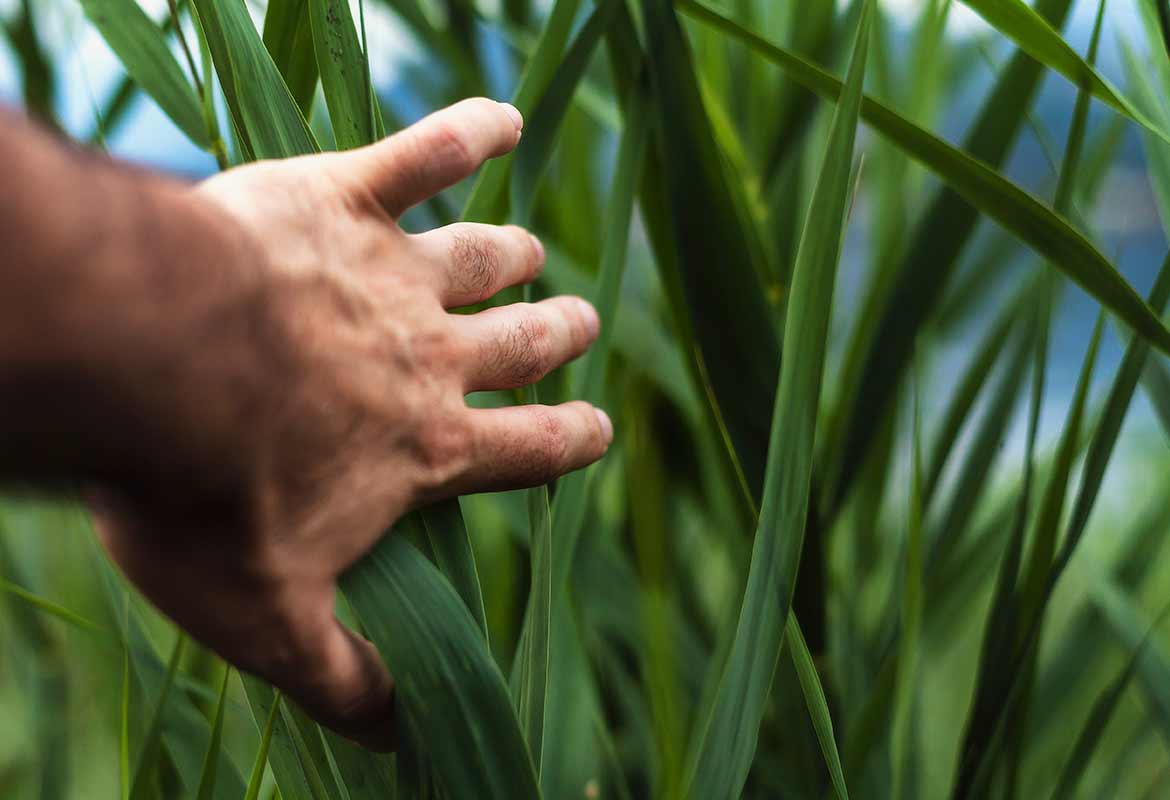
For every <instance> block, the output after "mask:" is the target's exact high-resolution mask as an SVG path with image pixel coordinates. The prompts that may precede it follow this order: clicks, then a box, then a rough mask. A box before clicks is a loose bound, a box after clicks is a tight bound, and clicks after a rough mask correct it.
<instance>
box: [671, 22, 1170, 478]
mask: <svg viewBox="0 0 1170 800" xmlns="http://www.w3.org/2000/svg"><path fill="white" fill-rule="evenodd" d="M1049 3H1050V5H1052V6H1054V7H1056V6H1060V7H1065V6H1067V5H1068V2H1067V0H1049ZM678 5H679V7H680V8H681V9H683V10H685V11H686V12H687V13H690V14H692V15H694V16H695V17H696V18H697V19H700V20H702V21H704V22H708V23H710V24H712V25H714V26H716V27H718V28H719V29H720V30H723V31H725V32H726V33H728V34H729V35H731V36H733V37H735V38H737V39H739V40H740V41H743V42H744V43H746V44H747V45H748V46H750V47H752V48H753V49H754V50H756V51H757V52H758V53H760V54H761V55H762V56H764V57H766V58H768V59H769V60H771V61H773V62H774V63H775V64H777V65H778V66H780V67H781V68H782V69H783V70H784V71H785V73H786V74H788V75H789V77H791V78H792V79H793V80H796V81H797V82H799V83H801V84H802V85H804V86H807V87H808V88H810V89H812V90H813V91H815V92H817V93H818V94H820V95H822V96H824V97H826V98H829V99H834V98H836V97H837V96H838V95H839V93H840V91H841V84H840V82H839V81H838V80H837V79H836V78H834V77H833V76H832V75H830V74H829V73H827V72H825V71H823V70H821V69H820V68H818V67H816V66H815V65H813V64H812V63H810V62H808V61H807V60H805V59H803V58H801V57H800V56H798V55H796V54H794V53H791V52H789V51H787V50H785V49H784V48H782V47H780V46H778V45H775V44H773V43H771V42H769V41H767V40H765V39H763V38H762V37H760V36H758V35H756V34H754V33H751V32H750V31H747V30H745V29H744V28H742V27H741V26H739V25H737V24H736V23H735V22H734V21H733V20H731V19H730V18H728V17H726V16H724V15H722V14H720V13H719V12H716V11H714V10H712V9H711V8H709V7H707V6H705V5H703V4H701V3H699V2H697V0H679V3H678ZM1062 13H1063V12H1062ZM1009 78H1010V81H1009ZM1024 78H1025V79H1021V78H1020V76H1018V75H1017V74H1016V71H1015V70H1009V71H1008V72H1007V73H1005V78H1004V81H1005V82H1004V83H1002V84H1001V85H1002V86H1005V87H1010V88H1011V89H1012V90H1013V91H1014V92H1016V93H1019V92H1022V91H1023V90H1024V89H1026V88H1027V80H1026V78H1028V76H1024ZM1026 94H1027V93H1026V92H1025V99H1026ZM993 97H994V101H993V105H991V106H989V108H990V109H993V110H995V111H999V110H1000V109H1001V108H1002V107H1003V104H1005V103H1006V104H1008V107H1009V110H1011V108H1010V102H1009V101H1008V100H1005V99H1003V98H999V97H998V96H993ZM1011 102H1015V103H1019V99H1018V98H1016V99H1014V100H1013V101H1011ZM862 117H863V119H864V120H865V121H866V122H867V123H868V124H869V125H870V126H871V127H873V128H874V129H875V130H877V131H878V132H879V133H881V134H882V135H883V136H886V137H887V138H889V139H890V141H891V142H893V143H894V144H896V145H897V146H898V147H900V148H902V149H904V150H905V151H906V152H907V153H908V154H909V155H910V156H912V157H913V158H915V159H916V160H918V161H919V162H921V163H922V164H923V165H924V166H926V167H927V168H929V169H930V170H932V171H933V172H935V173H936V174H937V175H938V176H939V177H940V178H942V179H943V180H944V181H945V182H946V184H947V185H948V186H949V187H950V188H951V189H953V190H954V191H955V192H957V193H958V194H959V195H960V196H961V197H962V200H960V199H959V198H958V197H954V196H953V195H949V194H945V193H944V194H943V195H942V196H941V197H940V199H939V200H938V201H936V205H935V206H934V207H932V210H931V211H930V212H929V213H928V214H927V216H926V217H925V219H926V222H925V223H924V224H923V226H922V227H921V228H920V230H921V232H922V233H921V236H922V237H933V236H935V235H939V234H941V233H942V232H943V231H948V233H947V236H948V237H949V243H947V245H946V246H947V248H948V254H947V259H948V262H947V263H948V267H947V269H943V268H942V267H941V266H940V251H939V249H938V248H937V247H935V246H934V245H933V244H928V243H926V242H924V241H916V242H915V243H914V244H913V245H912V247H911V250H910V252H911V253H913V254H914V256H913V259H914V260H913V261H912V262H908V263H911V264H912V265H913V267H912V268H911V267H906V268H905V269H904V272H903V275H902V283H901V286H902V287H903V288H902V289H901V291H903V292H905V293H908V294H907V295H906V296H905V297H901V299H897V300H895V301H891V303H890V304H889V305H888V308H887V310H886V312H885V314H886V321H885V322H884V323H883V325H884V326H885V329H888V330H885V332H883V333H881V334H880V335H878V336H874V337H871V338H870V340H869V341H870V342H871V350H870V355H871V356H872V357H870V358H861V359H860V360H861V362H862V363H864V365H865V366H864V369H865V370H866V371H867V372H869V373H871V374H870V376H869V377H865V378H863V379H862V387H861V388H859V389H858V390H857V392H856V393H854V394H851V395H849V399H854V398H856V399H857V402H863V403H864V405H865V408H866V409H867V410H866V411H865V413H864V414H862V413H861V411H860V410H859V411H857V412H855V413H853V414H852V415H850V419H853V420H855V421H854V422H853V423H850V424H851V425H855V426H856V428H855V429H854V430H852V431H851V432H850V433H849V436H848V439H847V444H846V446H845V451H846V452H860V450H861V449H862V447H863V445H862V444H861V443H862V442H864V441H866V440H867V439H868V437H869V430H870V427H871V426H872V425H873V424H874V422H875V417H876V416H877V415H875V413H874V410H875V404H876V405H877V406H883V407H884V405H885V402H886V398H887V396H888V392H889V391H892V387H893V384H894V382H895V381H896V378H897V375H898V374H900V370H901V365H902V363H904V360H905V355H906V354H907V353H908V352H909V342H910V341H911V338H912V337H911V334H912V333H913V330H914V329H915V328H916V325H917V322H916V317H917V316H920V315H924V314H925V313H927V311H928V310H929V308H930V307H931V306H932V303H931V302H930V300H931V298H933V297H934V296H935V295H936V294H937V293H938V292H939V291H941V289H942V287H943V286H944V285H945V277H946V274H945V273H947V272H949V269H950V266H949V264H950V263H951V262H952V261H953V256H954V255H957V246H959V245H961V241H963V240H965V238H966V235H967V232H969V231H970V230H971V229H973V227H974V221H975V215H974V211H968V210H967V208H966V206H965V204H964V203H963V200H965V201H966V202H967V203H970V204H971V206H974V208H975V209H978V210H979V211H982V212H983V213H985V214H987V215H988V216H989V217H991V218H992V219H994V220H996V221H997V222H998V223H1000V224H1001V225H1003V227H1004V228H1006V229H1007V230H1009V231H1011V232H1012V233H1014V234H1015V235H1016V236H1018V237H1019V238H1020V239H1021V240H1022V241H1024V242H1026V243H1027V244H1029V245H1030V246H1031V247H1033V248H1034V249H1035V250H1036V251H1037V252H1038V253H1040V254H1041V255H1044V256H1045V257H1047V258H1048V259H1049V260H1050V261H1051V262H1052V263H1053V264H1055V265H1056V266H1057V267H1058V268H1060V269H1061V270H1063V271H1064V272H1065V273H1066V274H1067V275H1068V276H1069V277H1070V278H1072V279H1073V280H1074V281H1076V282H1077V283H1078V284H1080V285H1081V286H1082V287H1083V288H1084V289H1085V290H1086V291H1088V292H1089V293H1090V294H1092V295H1093V296H1094V297H1095V298H1096V299H1097V300H1098V301H1100V302H1101V303H1102V304H1103V305H1105V306H1106V307H1108V308H1109V309H1110V310H1112V311H1113V312H1114V313H1116V314H1117V315H1118V316H1119V317H1121V319H1122V320H1124V321H1125V323H1126V324H1127V325H1129V326H1130V327H1131V328H1133V329H1134V330H1135V331H1136V332H1138V333H1139V334H1140V335H1141V336H1143V337H1144V338H1146V339H1148V340H1149V341H1150V342H1152V343H1153V344H1154V345H1155V346H1156V347H1158V348H1159V349H1161V350H1163V351H1164V352H1170V331H1168V330H1167V329H1166V327H1165V326H1164V325H1163V324H1162V323H1161V322H1160V321H1159V320H1158V318H1157V316H1156V315H1155V314H1154V313H1153V312H1152V311H1151V310H1150V308H1149V307H1148V306H1147V305H1146V304H1145V303H1144V302H1143V301H1142V300H1141V298H1140V297H1139V296H1138V295H1137V293H1136V292H1135V291H1134V290H1133V288H1132V287H1131V286H1130V285H1129V284H1128V283H1126V281H1125V280H1124V279H1123V278H1122V277H1121V275H1120V274H1119V273H1118V272H1117V270H1116V268H1115V267H1114V266H1113V265H1112V264H1111V263H1109V261H1108V260H1107V259H1106V258H1105V257H1104V256H1103V255H1101V253H1100V252H1099V251H1098V250H1097V249H1096V248H1095V247H1094V246H1093V245H1092V244H1091V243H1090V242H1089V241H1088V240H1087V239H1085V237H1084V236H1082V235H1081V234H1080V233H1079V232H1077V231H1076V230H1075V229H1073V228H1072V227H1071V226H1070V225H1069V224H1068V223H1067V222H1066V221H1065V220H1064V219H1062V218H1061V217H1060V216H1058V215H1057V214H1055V213H1054V212H1053V211H1051V210H1050V209H1048V208H1047V207H1045V206H1044V205H1043V204H1042V203H1040V202H1039V201H1038V200H1036V199H1035V198H1034V197H1032V196H1031V195H1029V194H1028V193H1027V192H1025V191H1024V190H1022V189H1020V188H1019V187H1018V186H1016V185H1015V184H1013V183H1011V182H1010V181H1008V180H1006V179H1005V178H1003V177H1002V176H1001V175H999V174H998V173H996V172H995V171H994V170H993V169H991V168H990V167H989V166H987V164H985V163H984V162H983V161H981V160H980V159H979V158H976V157H973V156H971V155H968V154H967V153H964V152H963V151H961V150H959V149H957V148H955V147H952V146H951V145H949V144H947V143H946V142H944V141H943V140H942V139H940V138H938V137H936V136H934V135H933V134H931V133H929V132H928V131H926V130H924V129H923V128H921V127H919V126H917V125H915V124H914V123H912V122H910V121H909V120H907V119H905V118H904V117H902V116H901V115H899V114H898V113H897V112H895V111H894V110H892V109H890V108H889V107H887V106H885V105H883V104H882V103H880V102H878V101H876V100H873V99H872V98H868V97H867V98H865V100H864V101H863V103H862ZM986 122H987V124H988V125H992V124H993V123H994V125H995V130H994V131H993V132H994V133H995V134H996V137H998V139H999V141H998V142H996V141H994V139H995V138H996V137H992V136H990V135H986V133H985V131H984V130H983V128H982V127H977V128H976V130H975V132H974V133H973V134H972V136H971V137H970V139H969V141H970V142H972V143H973V145H975V144H977V145H978V146H979V149H980V151H983V152H986V153H987V154H989V155H990V156H991V157H992V160H993V161H998V160H999V158H1001V157H1002V153H1003V152H1006V142H1007V141H1010V139H1011V136H1010V135H1009V134H1010V132H1011V131H1012V130H1013V129H1014V128H1013V126H1010V125H1006V126H1005V124H1004V123H1003V121H1001V120H995V119H993V118H992V117H988V118H987V120H986ZM960 223H961V224H960ZM959 228H962V230H963V231H964V234H963V235H962V236H957V235H956V233H955V231H957V230H958V229H959ZM951 251H954V252H953V255H952V252H951ZM920 272H921V273H922V274H921V275H920V274H919V273H920ZM911 295H913V296H912V297H911ZM927 295H929V296H927ZM891 337H894V338H891ZM892 365H898V368H897V369H892V368H891V367H892ZM879 373H880V374H879ZM881 387H885V388H884V389H883V388H881ZM879 389H880V391H879ZM852 463H856V459H853V461H852Z"/></svg>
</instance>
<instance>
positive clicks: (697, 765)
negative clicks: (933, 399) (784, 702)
mask: <svg viewBox="0 0 1170 800" xmlns="http://www.w3.org/2000/svg"><path fill="white" fill-rule="evenodd" d="M871 14H872V3H871V2H868V1H866V2H864V3H863V5H862V10H861V16H860V18H859V20H858V25H857V36H856V40H855V44H854V48H853V56H852V58H851V59H850V64H849V74H848V77H847V78H846V84H845V85H846V88H845V91H844V92H843V94H842V96H841V102H840V103H839V104H838V106H837V110H836V113H835V114H834V117H833V123H832V127H831V129H830V132H829V135H828V141H827V143H826V146H825V151H824V157H823V160H822V162H821V171H820V177H819V179H818V181H817V185H816V189H815V190H814V192H813V197H812V201H811V204H810V206H809V210H808V216H807V218H806V222H805V226H804V232H803V233H802V235H801V240H800V247H799V249H798V251H797V257H796V265H795V267H794V268H793V276H792V293H791V299H790V300H789V304H788V314H787V319H786V320H785V327H784V342H785V351H786V353H788V356H787V357H786V358H785V359H784V360H783V362H782V363H781V366H780V381H779V387H778V389H777V391H776V408H775V411H774V413H773V416H772V433H771V438H770V442H769V445H768V467H767V473H766V476H765V479H764V493H763V505H762V506H761V509H760V519H759V525H758V528H757V530H756V537H755V542H754V545H753V548H752V559H751V565H750V567H749V570H748V579H747V588H746V589H745V590H744V598H743V606H742V608H741V610H740V616H739V623H738V625H737V627H736V632H735V638H734V640H733V642H732V645H731V651H730V653H729V654H728V657H727V662H726V666H725V667H724V669H723V674H722V675H721V677H720V680H719V686H718V689H717V690H716V697H715V701H714V704H713V706H712V708H711V712H710V715H709V716H708V717H706V718H705V719H704V718H702V717H700V727H699V728H697V729H696V732H695V734H694V736H693V737H692V741H693V742H694V743H695V745H696V746H695V749H694V751H693V756H692V764H693V766H692V767H691V768H690V769H689V770H688V775H689V780H688V781H687V785H688V789H687V792H688V796H690V797H696V798H716V797H737V796H739V794H740V792H741V791H742V789H743V784H744V781H745V780H746V778H747V773H748V768H749V767H750V765H751V762H752V758H753V756H754V754H755V749H756V740H757V737H758V735H759V726H760V721H761V720H762V719H763V714H764V709H765V707H766V700H767V698H768V694H769V691H770V688H771V683H772V676H773V673H774V672H775V669H776V662H777V659H778V657H779V655H780V646H781V643H782V641H783V635H784V629H785V624H786V620H787V619H788V617H789V610H790V606H791V602H792V593H793V588H794V584H795V582H796V571H797V567H798V565H799V563H800V551H801V545H802V543H803V538H804V526H805V522H806V520H807V516H808V503H809V488H810V485H811V481H812V462H813V449H814V444H815V434H816V420H817V408H818V403H819V399H820V393H821V381H822V372H823V369H824V354H825V349H826V343H827V338H828V329H829V317H830V313H831V310H832V300H833V287H834V283H835V280H836V273H837V261H838V259H839V258H840V253H841V245H842V241H843V238H844V230H845V222H846V219H847V210H848V208H847V206H848V201H849V190H850V180H849V179H850V174H851V173H850V163H851V159H852V154H853V145H854V139H855V137H856V134H857V122H858V114H859V110H860V105H861V88H862V85H863V82H864V77H865V58H866V51H867V46H868V41H869V27H870V16H871ZM797 646H799V642H798V643H797ZM797 663H798V665H799V663H800V661H799V659H798V661H797ZM804 674H805V675H806V676H807V670H806V671H804ZM813 676H814V677H815V670H814V671H813ZM810 707H811V706H810ZM819 716H820V715H816V717H815V718H819ZM832 752H833V754H834V755H835V748H832ZM830 764H831V768H832V767H836V769H835V770H832V769H831V771H836V772H837V773H838V774H839V772H840V764H839V760H834V761H832V762H830ZM841 783H842V786H841V787H839V791H841V792H842V796H844V794H843V792H844V786H843V784H844V781H843V779H842V781H841Z"/></svg>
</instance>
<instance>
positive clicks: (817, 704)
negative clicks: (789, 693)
mask: <svg viewBox="0 0 1170 800" xmlns="http://www.w3.org/2000/svg"><path fill="white" fill-rule="evenodd" d="M784 636H785V641H787V643H788V648H789V653H791V655H792V664H793V666H794V667H795V668H796V677H797V679H798V680H799V681H800V690H801V692H802V693H803V694H804V702H805V705H806V706H807V707H808V713H809V716H810V717H811V718H812V724H813V729H814V730H815V731H816V735H817V742H818V743H819V744H820V746H821V756H822V757H823V758H824V759H825V766H826V767H827V768H828V770H829V780H830V781H832V784H833V792H834V793H835V794H836V795H837V797H838V798H839V800H848V798H849V790H848V788H846V786H845V771H844V769H843V768H842V766H841V755H840V754H839V753H838V752H837V738H836V736H835V734H834V733H833V717H832V715H831V714H830V713H829V701H828V700H826V699H825V690H824V687H822V686H821V678H820V674H819V673H818V672H817V666H816V664H815V663H814V662H813V657H812V653H810V652H809V650H808V643H806V642H805V640H804V634H803V633H802V632H801V630H800V623H799V622H797V621H796V615H795V614H789V615H788V622H786V623H785V625H784Z"/></svg>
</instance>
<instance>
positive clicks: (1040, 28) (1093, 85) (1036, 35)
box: [963, 0, 1170, 144]
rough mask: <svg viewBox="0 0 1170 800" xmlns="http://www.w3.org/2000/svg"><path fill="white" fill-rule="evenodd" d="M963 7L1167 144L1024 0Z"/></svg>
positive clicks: (978, 0)
mask: <svg viewBox="0 0 1170 800" xmlns="http://www.w3.org/2000/svg"><path fill="white" fill-rule="evenodd" d="M963 4H964V5H966V6H967V7H968V8H970V9H971V10H973V11H974V12H975V13H977V14H979V16H981V17H983V19H985V20H986V21H987V22H988V23H989V24H990V25H991V26H992V27H994V28H995V29H996V30H998V31H999V32H1000V33H1002V34H1003V35H1004V36H1007V37H1008V38H1010V39H1011V40H1012V41H1014V42H1015V43H1016V44H1017V45H1019V47H1020V49H1022V50H1023V51H1024V52H1025V53H1027V54H1028V55H1030V56H1032V57H1033V58H1034V59H1036V60H1037V61H1039V62H1040V63H1041V64H1043V65H1044V66H1046V67H1048V68H1049V69H1053V70H1056V71H1057V72H1059V73H1060V74H1061V75H1063V76H1065V77H1066V78H1068V79H1069V80H1070V81H1072V83H1073V84H1074V85H1075V86H1078V87H1081V88H1083V89H1084V90H1085V91H1087V92H1089V93H1090V94H1091V95H1092V96H1093V97H1096V98H1097V99H1099V100H1101V101H1102V102H1104V103H1107V104H1109V105H1110V106H1112V107H1113V108H1114V109H1116V110H1117V111H1119V112H1121V113H1122V114H1124V115H1125V116H1127V117H1129V118H1130V119H1131V120H1133V121H1134V122H1136V123H1137V124H1139V125H1141V126H1142V127H1143V128H1145V129H1146V130H1147V131H1149V132H1150V133H1152V134H1153V135H1155V136H1157V137H1158V138H1160V139H1162V140H1163V141H1164V142H1166V143H1167V144H1170V134H1168V133H1167V132H1166V129H1165V128H1164V127H1163V126H1162V125H1160V124H1159V123H1157V122H1155V121H1153V120H1151V119H1150V118H1149V117H1147V116H1146V115H1145V114H1143V113H1142V112H1141V111H1139V110H1138V109H1137V108H1136V107H1135V106H1134V105H1133V103H1131V102H1130V101H1129V100H1127V99H1126V98H1125V97H1124V96H1123V95H1122V94H1121V93H1120V92H1119V91H1118V90H1117V89H1116V88H1114V87H1113V85H1112V84H1110V83H1109V81H1108V80H1106V79H1105V78H1103V77H1102V76H1101V75H1100V73H1098V72H1097V70H1096V68H1095V67H1094V66H1093V64H1092V60H1091V59H1089V60H1085V59H1082V58H1081V57H1080V56H1079V55H1078V54H1077V51H1076V50H1074V49H1073V48H1072V47H1071V46H1070V45H1069V44H1068V42H1066V41H1065V40H1064V39H1063V38H1061V36H1060V34H1059V33H1058V32H1057V31H1056V30H1054V29H1053V28H1052V26H1051V25H1049V24H1048V22H1047V21H1045V19H1044V17H1042V16H1040V15H1039V14H1037V13H1036V12H1035V11H1034V10H1032V8H1031V7H1029V6H1028V5H1026V4H1025V3H1024V2H1023V0H963Z"/></svg>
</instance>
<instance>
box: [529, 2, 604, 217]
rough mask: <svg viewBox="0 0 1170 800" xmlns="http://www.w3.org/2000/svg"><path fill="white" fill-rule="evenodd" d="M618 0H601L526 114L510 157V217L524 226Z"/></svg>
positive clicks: (530, 214)
mask: <svg viewBox="0 0 1170 800" xmlns="http://www.w3.org/2000/svg"><path fill="white" fill-rule="evenodd" d="M619 1H620V0H602V2H600V3H599V4H598V6H597V8H595V9H594V10H593V13H592V14H590V15H589V19H588V20H587V21H586V22H585V24H584V25H583V26H582V27H581V31H580V32H579V33H578V34H577V37H576V38H575V39H574V40H573V43H572V44H571V45H570V46H569V50H568V52H567V53H566V54H565V57H564V60H562V61H561V64H560V66H559V67H557V71H556V74H555V75H553V78H552V80H551V81H550V82H549V85H548V88H547V89H546V90H545V92H544V94H543V95H542V96H541V98H540V100H539V102H537V104H536V106H535V108H533V110H532V113H531V114H529V115H528V119H527V122H526V124H525V126H524V136H523V137H522V138H521V140H520V144H519V146H517V148H516V154H515V156H514V157H513V159H512V162H513V163H512V190H511V191H512V216H513V218H515V220H516V222H517V224H519V225H527V224H529V220H530V219H531V218H532V209H533V206H534V204H535V202H536V194H537V190H538V188H539V186H540V179H541V177H542V176H543V175H544V171H545V170H546V169H547V168H548V164H549V161H550V160H551V159H552V153H553V149H554V148H555V147H556V143H557V133H558V132H559V131H560V128H561V123H562V122H564V119H565V112H567V111H568V110H569V104H570V103H571V102H572V100H573V97H574V96H575V94H576V89H577V86H578V84H580V82H581V78H582V77H583V76H584V74H585V68H586V67H588V66H589V62H590V61H591V60H592V57H593V53H594V51H595V50H596V49H597V44H598V42H600V41H601V36H602V35H603V34H604V33H605V32H606V30H607V29H608V27H609V24H610V22H612V20H613V16H614V11H615V10H616V9H617V6H618V2H619Z"/></svg>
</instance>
